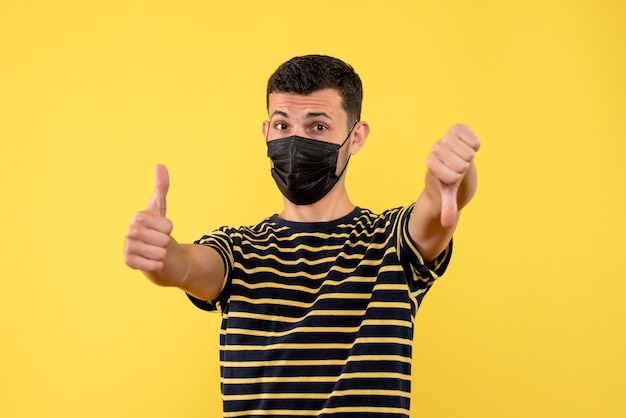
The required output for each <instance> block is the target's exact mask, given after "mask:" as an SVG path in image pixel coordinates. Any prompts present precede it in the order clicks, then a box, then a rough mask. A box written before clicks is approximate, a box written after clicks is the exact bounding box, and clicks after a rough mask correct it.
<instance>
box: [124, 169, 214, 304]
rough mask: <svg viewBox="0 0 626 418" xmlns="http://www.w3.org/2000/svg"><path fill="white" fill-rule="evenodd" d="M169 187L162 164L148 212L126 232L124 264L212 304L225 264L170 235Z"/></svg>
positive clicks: (205, 249)
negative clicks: (167, 214) (168, 215)
mask: <svg viewBox="0 0 626 418" xmlns="http://www.w3.org/2000/svg"><path fill="white" fill-rule="evenodd" d="M168 188H169V176H168V173H167V169H166V168H165V166H163V165H159V166H157V167H156V170H155V187H154V193H153V194H152V197H151V198H150V202H149V204H148V209H147V210H144V211H141V212H138V213H136V214H135V216H134V217H133V219H132V221H131V224H130V226H129V228H128V230H127V231H126V242H125V244H124V261H125V262H126V264H127V265H128V266H129V267H131V268H134V269H137V270H141V271H142V272H143V274H144V275H145V276H146V277H148V278H149V279H150V280H151V281H152V282H153V283H155V284H158V285H160V286H176V287H179V288H180V289H182V290H184V291H185V292H187V293H189V294H191V295H192V296H194V297H196V298H198V299H201V300H206V301H211V300H213V299H215V298H216V297H217V296H218V295H219V292H220V290H221V288H222V282H223V279H224V274H225V270H224V262H223V261H222V258H221V256H220V255H219V254H218V252H217V251H215V250H214V249H212V248H210V247H206V246H202V245H193V244H182V245H181V244H179V243H177V242H176V240H174V238H172V237H171V236H170V234H171V232H172V228H173V226H172V222H171V221H170V220H169V219H167V218H166V217H165V212H166V195H167V190H168Z"/></svg>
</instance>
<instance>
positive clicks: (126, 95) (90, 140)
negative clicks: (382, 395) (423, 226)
mask: <svg viewBox="0 0 626 418" xmlns="http://www.w3.org/2000/svg"><path fill="white" fill-rule="evenodd" d="M306 53H324V54H330V55H335V56H338V57H341V58H343V59H345V60H346V61H348V62H349V63H351V64H352V65H354V66H355V68H356V70H357V71H358V72H359V74H360V75H361V77H362V79H363V82H364V85H365V102H364V110H363V119H364V120H367V121H368V122H369V123H370V125H371V128H372V132H371V135H370V138H369V140H368V143H367V144H366V147H365V148H364V149H363V150H362V151H361V152H360V153H359V154H358V155H357V156H356V157H355V158H353V159H352V160H351V163H350V169H349V176H348V183H349V187H350V190H351V197H352V198H353V200H354V201H355V202H357V203H358V204H360V205H362V206H365V207H370V208H371V209H374V210H376V211H380V210H383V209H385V208H388V207H394V206H399V205H404V204H408V203H410V202H411V201H412V200H413V199H414V198H415V197H416V196H417V193H418V192H419V191H420V190H421V188H422V183H423V175H424V159H425V157H426V155H427V153H428V151H429V149H430V146H431V145H432V143H434V141H436V140H437V139H438V138H439V137H440V136H441V135H442V134H443V133H444V132H445V131H446V130H447V128H448V126H449V125H451V124H452V123H455V122H463V123H467V124H470V125H471V126H472V127H473V128H474V130H475V131H476V132H477V133H478V134H479V136H480V137H481V139H482V142H483V148H482V150H481V151H480V154H479V156H478V158H477V160H478V164H479V170H480V185H479V191H478V194H477V196H476V199H475V200H474V201H473V202H472V204H471V206H470V207H468V208H467V210H466V211H465V213H464V215H463V217H462V224H461V227H460V229H459V231H458V233H457V235H456V247H455V256H454V259H453V263H452V265H451V267H450V269H449V271H448V273H447V275H446V276H445V278H444V279H443V280H442V281H440V282H439V283H437V284H436V286H435V287H434V288H433V289H432V292H431V293H430V294H429V295H428V296H427V298H426V299H425V301H424V304H423V307H422V309H421V311H420V313H419V315H418V319H417V323H416V339H415V361H414V378H413V388H414V392H413V400H412V416H415V417H418V416H419V417H422V418H423V417H429V418H453V417H454V418H457V417H472V418H473V417H476V418H478V417H480V418H483V417H508V418H516V417H533V418H536V417H570V418H571V417H576V418H577V417H615V418H617V417H624V416H626V397H625V393H626V382H625V380H626V303H625V300H626V274H625V273H626V268H625V267H624V261H625V258H626V256H625V254H624V248H625V245H624V235H625V234H626V222H625V220H624V212H625V207H626V198H625V197H626V192H625V186H624V181H625V180H626V163H625V162H624V160H625V157H626V135H625V134H624V131H625V130H624V122H625V116H626V81H625V80H626V77H625V74H626V6H624V2H623V1H619V0H613V1H611V0H605V1H602V0H600V1H592V0H587V1H569V0H568V1H565V0H542V1H539V0H530V1H512V2H507V1H504V2H503V1H496V0H477V1H461V0H443V1H408V0H407V1H386V2H376V1H371V2H366V1H362V0H359V1H337V0H323V1H316V2H253V1H248V2H245V1H225V2H211V1H177V2H173V1H172V2H167V1H120V0H114V1H87V2H81V1H70V0H60V1H54V2H53V1H48V2H43V1H41V2H37V1H29V0H26V1H8V0H3V1H2V5H1V6H0V60H1V61H0V140H1V145H0V167H1V169H2V174H1V176H0V195H1V196H2V197H1V205H0V207H1V209H0V210H1V216H0V222H1V223H0V231H1V232H2V234H3V237H2V244H1V245H2V248H1V251H0V256H1V257H2V258H1V260H0V261H1V266H0V271H1V272H2V275H1V276H2V287H1V295H2V296H0V298H1V299H0V318H1V319H0V337H1V338H2V342H1V345H0V416H2V417H8V418H26V417H29V418H30V417H63V418H79V417H80V418H84V417H94V418H96V417H151V418H158V417H182V416H184V417H188V418H189V417H216V416H219V411H220V408H221V404H220V395H219V378H218V376H219V370H218V331H219V316H218V315H212V314H208V313H205V312H202V311H200V310H197V309H195V308H194V307H193V306H192V305H191V304H190V303H188V302H187V300H186V298H185V297H184V295H182V294H181V293H180V292H178V291H176V290H172V289H163V288H159V287H156V286H154V285H152V284H151V283H149V282H148V281H147V280H145V279H144V278H143V276H142V275H141V274H140V273H138V272H136V271H131V270H130V269H128V268H126V267H125V266H124V264H123V260H122V246H123V237H124V232H125V230H126V227H127V224H128V222H129V220H130V218H131V216H132V214H133V213H134V212H135V211H137V210H140V209H143V208H144V207H145V206H146V204H147V201H148V198H149V196H150V194H151V192H152V184H153V183H152V182H153V177H152V173H153V166H154V165H155V164H156V163H159V162H162V163H165V164H167V165H168V167H169V169H170V176H171V183H172V185H171V191H170V194H169V195H168V197H169V200H168V207H169V216H170V217H171V219H172V220H173V222H174V225H175V236H176V237H177V239H178V240H180V241H191V240H193V239H195V238H197V237H198V236H199V235H200V234H202V233H204V232H208V231H210V230H212V229H214V228H216V227H218V226H221V225H241V224H252V223H256V222H257V221H259V220H260V219H262V218H263V217H265V216H266V215H269V214H272V213H274V212H275V211H277V210H279V209H280V204H281V200H280V195H279V193H278V192H277V190H276V189H275V185H274V184H273V182H272V180H271V178H270V175H269V168H268V167H269V166H268V162H267V159H266V157H265V151H266V149H265V145H264V141H263V138H262V136H261V122H262V121H263V120H264V118H265V116H266V113H265V102H264V100H265V97H264V93H265V83H266V80H267V77H268V76H269V75H270V73H271V72H272V71H273V70H274V69H275V68H276V66H278V64H280V63H281V62H282V61H284V60H286V59H288V58H290V57H292V56H294V55H300V54H306Z"/></svg>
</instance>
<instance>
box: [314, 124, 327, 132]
mask: <svg viewBox="0 0 626 418" xmlns="http://www.w3.org/2000/svg"><path fill="white" fill-rule="evenodd" d="M313 129H314V130H315V132H323V131H325V130H326V129H328V128H326V125H322V124H321V123H318V124H316V125H315V126H314V127H313Z"/></svg>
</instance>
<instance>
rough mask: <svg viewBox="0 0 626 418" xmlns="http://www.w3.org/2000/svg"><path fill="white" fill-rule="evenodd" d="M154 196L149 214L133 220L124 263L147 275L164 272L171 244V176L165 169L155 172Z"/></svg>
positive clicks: (138, 214)
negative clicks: (167, 200) (147, 273)
mask: <svg viewBox="0 0 626 418" xmlns="http://www.w3.org/2000/svg"><path fill="white" fill-rule="evenodd" d="M154 174H155V182H154V192H153V193H152V197H151V198H150V201H149V202H148V208H147V210H144V211H141V212H137V213H136V214H135V216H133V218H132V220H131V223H130V226H129V227H128V229H127V231H126V242H125V245H124V261H125V262H126V264H127V265H128V266H129V267H131V268H133V269H138V270H141V271H144V272H158V271H160V270H162V269H163V267H164V261H165V256H166V255H167V247H168V245H169V243H170V234H171V232H172V228H173V226H172V222H171V221H170V220H169V219H167V218H166V217H165V213H166V208H167V205H166V196H167V190H168V188H169V175H168V173H167V168H166V167H165V166H164V165H157V166H156V168H155V173H154Z"/></svg>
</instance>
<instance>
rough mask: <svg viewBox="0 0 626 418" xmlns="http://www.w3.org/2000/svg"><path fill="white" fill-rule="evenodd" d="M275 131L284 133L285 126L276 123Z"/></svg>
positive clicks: (284, 124)
mask: <svg viewBox="0 0 626 418" xmlns="http://www.w3.org/2000/svg"><path fill="white" fill-rule="evenodd" d="M276 129H278V130H279V131H284V130H285V129H287V124H286V123H282V122H278V123H276Z"/></svg>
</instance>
